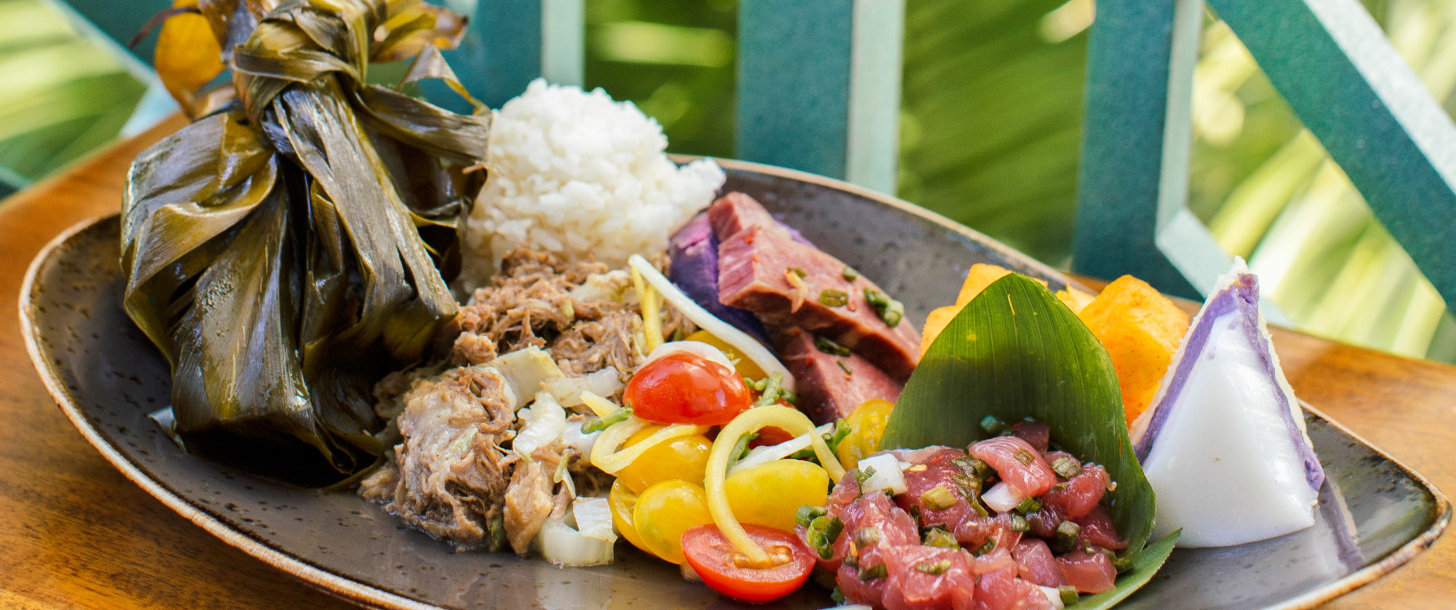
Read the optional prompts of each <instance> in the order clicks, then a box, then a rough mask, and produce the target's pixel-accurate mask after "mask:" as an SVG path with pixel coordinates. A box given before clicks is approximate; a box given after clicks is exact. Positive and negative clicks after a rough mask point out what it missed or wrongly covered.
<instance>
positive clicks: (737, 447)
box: [728, 432, 758, 464]
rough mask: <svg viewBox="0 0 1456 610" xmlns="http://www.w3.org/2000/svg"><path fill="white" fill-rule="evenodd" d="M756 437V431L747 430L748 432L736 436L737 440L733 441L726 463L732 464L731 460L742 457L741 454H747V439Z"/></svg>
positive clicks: (735, 460)
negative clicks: (731, 450)
mask: <svg viewBox="0 0 1456 610" xmlns="http://www.w3.org/2000/svg"><path fill="white" fill-rule="evenodd" d="M756 438H758V433H757V432H749V433H748V434H745V435H743V436H740V437H738V442H736V443H733V452H732V453H730V454H729V455H730V456H732V457H729V458H728V463H730V464H732V463H733V462H737V461H738V460H741V459H743V456H744V455H746V454H748V441H751V440H753V439H756Z"/></svg>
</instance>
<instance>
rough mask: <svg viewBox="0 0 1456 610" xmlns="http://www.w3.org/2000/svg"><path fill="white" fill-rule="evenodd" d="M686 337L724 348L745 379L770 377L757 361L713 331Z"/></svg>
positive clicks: (695, 333)
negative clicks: (715, 334)
mask: <svg viewBox="0 0 1456 610" xmlns="http://www.w3.org/2000/svg"><path fill="white" fill-rule="evenodd" d="M686 339H687V340H688V341H702V342H703V343H707V344H708V345H711V346H713V347H716V348H718V349H719V350H722V352H723V353H725V354H728V359H729V360H732V361H734V362H735V363H736V364H734V366H733V368H735V369H737V370H738V374H739V375H742V376H743V378H744V379H752V380H754V381H758V380H759V379H763V378H764V377H768V373H765V372H763V369H762V368H759V366H758V364H757V363H755V362H754V361H753V360H752V359H751V358H748V357H745V356H744V355H743V354H740V353H738V349H737V348H734V347H733V346H732V345H728V343H727V342H726V341H724V340H722V339H719V338H718V337H716V336H714V335H713V333H710V332H708V331H706V330H700V331H697V332H694V333H693V334H691V335H688V336H687V337H686Z"/></svg>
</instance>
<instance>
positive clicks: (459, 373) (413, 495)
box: [359, 367, 519, 550]
mask: <svg viewBox="0 0 1456 610" xmlns="http://www.w3.org/2000/svg"><path fill="white" fill-rule="evenodd" d="M506 392H507V385H506V381H505V379H504V378H502V377H501V374H500V373H499V372H497V371H495V370H494V369H489V368H480V369H476V368H468V367H460V368H455V369H452V370H449V371H447V372H445V373H444V374H442V375H440V376H439V377H434V378H428V379H421V380H419V381H417V382H416V383H415V384H414V386H413V387H412V388H411V389H410V390H409V391H407V392H405V394H404V396H403V397H402V398H401V402H403V404H404V411H403V412H402V413H400V415H399V419H398V420H396V421H397V422H398V425H399V431H400V433H401V434H402V435H403V436H404V438H405V442H404V443H401V444H400V445H399V446H397V447H396V448H395V456H394V460H392V461H391V462H389V463H387V464H386V465H385V467H383V468H380V469H379V470H378V471H376V472H374V473H373V474H371V475H370V476H369V477H367V478H366V479H364V481H363V483H361V484H360V486H359V495H361V496H363V497H365V498H367V499H370V500H375V501H380V502H383V503H384V508H385V510H387V511H389V512H390V513H392V514H394V515H396V516H398V517H400V518H401V519H404V520H405V522H407V523H409V524H410V525H412V526H414V527H416V528H419V529H420V530H421V531H424V532H425V533H427V534H429V535H431V536H434V537H435V538H439V539H441V540H449V541H451V542H453V543H455V545H456V546H457V547H460V548H488V549H491V550H498V549H500V548H502V543H503V542H504V541H505V540H506V531H505V528H504V514H503V511H502V508H501V507H502V505H503V504H504V498H505V494H506V488H507V482H508V481H509V480H510V471H511V468H512V466H514V465H515V462H516V461H517V460H518V459H519V458H518V457H517V456H516V455H515V454H513V453H509V452H507V451H505V450H503V449H502V448H501V443H503V442H505V441H506V440H508V439H509V438H510V437H511V436H513V435H514V434H515V432H514V430H513V429H512V424H514V422H515V419H516V414H515V412H513V411H512V410H511V406H510V402H509V400H508V398H507V396H506Z"/></svg>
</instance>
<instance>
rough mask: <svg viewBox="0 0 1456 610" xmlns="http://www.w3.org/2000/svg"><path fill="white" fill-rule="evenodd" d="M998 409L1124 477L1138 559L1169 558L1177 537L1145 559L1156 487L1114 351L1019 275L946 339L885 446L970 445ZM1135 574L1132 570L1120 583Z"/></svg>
mask: <svg viewBox="0 0 1456 610" xmlns="http://www.w3.org/2000/svg"><path fill="white" fill-rule="evenodd" d="M988 415H992V416H995V417H996V418H997V419H999V420H1001V421H1007V422H1014V421H1020V420H1021V419H1022V418H1025V417H1031V418H1034V419H1036V420H1038V421H1042V422H1046V424H1047V425H1048V426H1049V427H1050V428H1051V440H1052V443H1053V444H1054V445H1058V446H1060V447H1061V448H1063V449H1065V450H1066V451H1068V452H1070V453H1072V455H1075V456H1077V457H1078V458H1079V459H1081V460H1084V461H1091V462H1096V463H1098V464H1101V465H1102V466H1103V467H1105V468H1106V469H1107V472H1108V474H1109V475H1111V477H1112V480H1113V481H1114V482H1116V488H1115V489H1114V490H1113V491H1111V492H1110V493H1108V494H1107V498H1108V509H1109V512H1110V513H1111V514H1112V520H1113V523H1115V524H1116V525H1117V531H1118V532H1119V533H1120V534H1121V535H1122V537H1123V538H1124V539H1125V540H1127V542H1128V549H1129V553H1130V554H1133V556H1134V564H1135V565H1137V566H1141V569H1152V570H1156V565H1161V563H1162V559H1161V558H1159V559H1156V561H1154V558H1155V557H1156V556H1157V555H1161V556H1162V558H1166V555H1167V551H1168V550H1171V547H1172V542H1170V541H1161V542H1160V543H1159V544H1158V545H1155V546H1156V549H1155V548H1154V547H1151V546H1150V547H1149V549H1148V550H1156V551H1157V553H1155V554H1154V555H1149V556H1148V557H1146V558H1142V559H1143V562H1142V563H1138V561H1137V560H1138V559H1139V558H1138V557H1137V553H1138V552H1139V550H1141V549H1143V545H1144V544H1145V543H1146V542H1147V540H1148V536H1149V534H1150V533H1151V532H1152V526H1153V516H1154V514H1155V512H1154V507H1153V501H1154V499H1153V489H1152V486H1151V485H1149V484H1148V480H1147V478H1146V477H1145V476H1144V475H1143V471H1142V467H1141V466H1139V465H1138V461H1137V456H1136V455H1134V453H1133V449H1132V444H1131V442H1130V441H1129V438H1128V430H1127V425H1126V423H1125V420H1124V417H1123V412H1122V398H1121V393H1120V390H1119V389H1118V385H1117V374H1116V372H1115V371H1114V370H1113V368H1112V361H1111V359H1109V358H1108V356H1107V350H1106V349H1104V348H1103V347H1102V344H1101V343H1099V342H1098V341H1097V338H1096V337H1094V336H1093V335H1092V332H1091V331H1089V330H1087V327H1086V326H1085V325H1083V324H1082V321H1081V320H1079V319H1078V318H1077V316H1076V314H1074V313H1072V311H1071V310H1070V309H1067V307H1066V306H1065V305H1063V304H1062V303H1061V302H1060V301H1059V300H1057V298H1056V297H1055V296H1054V295H1052V293H1051V292H1049V291H1048V290H1047V289H1046V288H1045V287H1044V286H1042V285H1041V284H1039V283H1037V282H1036V281H1034V280H1031V279H1029V278H1027V277H1025V276H1022V275H1018V274H1011V275H1007V276H1006V277H1003V278H1001V279H999V280H997V281H996V282H994V283H992V284H991V285H990V286H987V287H986V289H985V290H983V291H982V292H981V294H980V295H979V296H977V297H976V298H975V299H974V300H972V301H971V302H970V303H969V304H967V305H966V306H965V307H964V308H963V309H961V311H960V313H958V314H956V317H955V318H954V319H952V320H951V322H950V324H948V325H947V326H946V327H945V330H943V331H941V333H940V335H939V336H937V337H936V339H935V341H934V343H932V344H931V346H930V349H929V350H927V351H926V353H925V356H924V357H922V358H921V360H920V365H919V366H918V367H917V368H916V369H915V373H914V374H912V375H911V376H910V380H909V381H908V382H906V384H905V390H904V392H902V393H901V395H900V400H899V402H898V403H896V405H895V409H894V411H893V412H892V413H891V415H890V421H889V424H888V426H887V428H886V430H885V435H884V438H883V440H882V441H881V445H880V448H881V449H894V448H919V447H925V446H928V445H948V446H952V447H965V446H967V445H969V444H971V443H974V442H975V441H978V440H980V439H981V438H983V437H985V436H986V432H985V431H984V430H983V429H982V428H981V420H982V419H983V418H985V417H986V416H988ZM1164 546H1166V547H1168V548H1167V549H1163V547H1164ZM1143 552H1144V553H1146V552H1148V551H1143ZM1145 564H1156V565H1153V566H1152V567H1151V568H1149V567H1148V565H1145ZM1149 575H1150V573H1149ZM1133 580H1137V579H1132V580H1129V579H1128V578H1126V576H1124V578H1121V579H1119V582H1118V585H1119V587H1118V588H1119V589H1122V587H1123V586H1124V585H1129V584H1131V582H1133ZM1125 581H1126V582H1125ZM1142 582H1146V578H1143V579H1142ZM1141 584H1142V583H1138V585H1137V586H1141ZM1134 588H1135V587H1134ZM1129 593H1130V591H1129ZM1123 595H1124V596H1125V595H1126V593H1124V594H1123Z"/></svg>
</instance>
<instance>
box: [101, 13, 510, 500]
mask: <svg viewBox="0 0 1456 610" xmlns="http://www.w3.org/2000/svg"><path fill="white" fill-rule="evenodd" d="M197 12H198V13H200V14H201V15H202V16H203V17H205V18H206V19H207V21H208V24H209V26H210V28H211V29H212V32H213V34H214V36H215V37H216V39H217V40H218V41H219V43H220V47H221V48H222V49H223V57H222V60H223V62H224V64H225V65H226V66H227V67H228V68H230V69H231V72H232V83H231V85H232V87H233V88H234V90H235V92H236V97H235V98H234V99H232V100H231V101H229V102H227V103H226V104H225V105H223V106H222V107H221V108H218V109H216V110H213V111H212V112H211V113H210V114H206V115H205V116H203V117H202V118H200V119H198V120H196V121H195V122H193V123H191V124H189V125H188V126H186V127H184V128H183V129H181V130H180V131H178V132H177V133H176V134H174V135H172V136H171V137H169V138H167V139H165V140H163V141H162V142H160V143H158V144H157V145H155V146H153V147H152V148H150V149H148V150H147V151H145V152H143V153H142V154H141V155H140V156H139V157H138V158H137V160H136V161H135V162H134V163H133V165H132V168H131V170H130V172H129V174H128V176H127V183H126V187H125V193H124V199H123V204H122V239H121V258H122V270H123V275H124V280H125V295H124V305H125V308H126V311H127V313H128V314H129V315H130V316H131V318H132V320H133V321H135V322H136V324H137V326H139V327H140V328H141V329H142V331H143V332H145V333H146V335H147V337H148V338H149V339H150V340H151V341H152V342H153V343H154V344H156V345H157V347H158V348H159V349H160V350H161V351H162V353H163V354H164V355H166V357H167V358H168V361H169V363H170V364H171V367H172V374H173V392H172V407H173V410H174V415H175V419H176V424H177V431H178V433H179V434H180V436H181V437H182V439H183V440H184V442H185V444H186V446H187V448H188V450H189V451H191V452H194V453H199V454H203V455H207V456H209V457H213V458H216V459H219V460H223V461H226V462H229V463H232V464H235V465H239V466H242V467H244V468H248V469H250V470H254V471H257V472H261V473H264V474H269V475H272V476H279V477H284V478H288V479H290V480H293V481H297V482H301V483H308V484H321V483H326V482H329V481H333V480H337V479H339V478H342V477H344V476H347V475H349V474H352V473H355V472H357V471H359V470H360V469H361V468H363V467H365V466H367V465H369V464H371V463H373V462H374V461H375V460H376V459H377V456H379V455H380V454H382V453H383V451H384V449H385V444H384V442H382V441H381V440H380V439H379V438H378V437H377V436H376V434H377V433H378V432H379V431H380V429H381V428H382V427H383V425H384V422H383V420H381V419H380V418H379V417H378V416H377V415H376V414H375V413H374V410H373V408H372V406H371V405H372V402H373V401H372V398H371V397H370V393H369V386H370V384H371V383H372V382H373V381H374V380H376V379H377V378H378V377H379V376H382V375H383V374H384V373H385V372H387V371H389V370H391V369H393V368H397V367H398V366H399V365H401V364H404V363H409V362H412V361H415V360H417V359H419V358H420V357H421V355H422V353H423V351H424V350H425V348H426V346H427V345H428V343H429V342H430V340H431V339H432V337H433V336H434V334H435V331H436V330H437V329H438V328H439V327H440V326H441V325H442V324H443V323H445V322H446V321H448V320H449V319H451V318H452V317H453V316H454V314H455V311H456V307H457V305H456V302H455V300H454V299H453V298H452V296H451V294H450V291H449V288H448V286H447V285H446V277H444V276H443V275H442V273H441V269H442V268H443V269H446V270H450V269H453V268H454V267H455V266H456V264H457V263H456V261H455V260H454V257H456V256H457V254H456V240H457V230H456V227H457V221H458V219H460V218H461V215H462V214H463V213H465V212H466V211H468V206H469V205H470V204H471V202H472V201H473V199H474V197H475V194H476V193H477V192H478V191H479V190H480V186H481V184H482V183H483V181H484V177H485V175H484V172H483V171H479V168H480V167H481V163H482V161H483V158H484V155H485V151H486V135H487V132H488V127H489V118H488V116H489V115H488V114H484V113H477V114H473V115H462V114H456V113H453V112H449V111H447V110H444V109H441V108H439V107H436V106H434V105H431V104H429V103H427V102H425V101H422V100H418V99H415V98H412V97H410V96H408V95H405V94H404V93H403V92H402V90H403V89H405V88H406V87H409V86H411V85H412V84H413V83H415V82H417V81H420V80H424V79H430V78H440V79H444V80H445V81H446V82H447V83H449V84H451V86H452V88H454V89H456V90H457V91H462V92H463V89H461V88H460V87H459V86H458V82H455V78H454V75H453V74H452V73H451V72H450V70H449V68H448V67H447V66H446V65H445V63H444V62H443V60H442V59H441V58H440V55H439V53H438V51H437V50H436V48H435V45H437V44H447V43H449V42H450V41H453V40H455V39H457V38H458V35H459V32H460V27H461V26H462V25H463V22H462V21H461V20H459V19H458V18H455V17H454V16H453V15H450V14H449V13H448V12H446V11H443V10H441V9H438V8H434V7H428V6H426V5H423V4H421V3H419V2H413V1H408V0H388V1H386V0H339V1H331V2H324V1H322V0H294V1H286V2H271V1H268V0H231V1H229V0H216V1H206V0H204V1H202V2H199V3H198V7H197ZM179 52H180V50H179ZM410 55H414V56H415V59H414V61H413V63H412V65H411V67H410V69H409V70H408V72H407V73H406V75H405V77H404V78H403V79H402V80H401V82H400V83H399V84H398V85H397V87H396V88H388V87H383V86H379V85H372V84H367V82H366V80H365V75H366V68H367V66H368V64H369V63H370V62H371V61H383V60H394V59H399V58H401V57H407V56H410ZM471 101H472V103H473V100H471ZM189 108H193V107H191V106H189ZM477 108H478V106H477ZM193 109H196V108H193Z"/></svg>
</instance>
